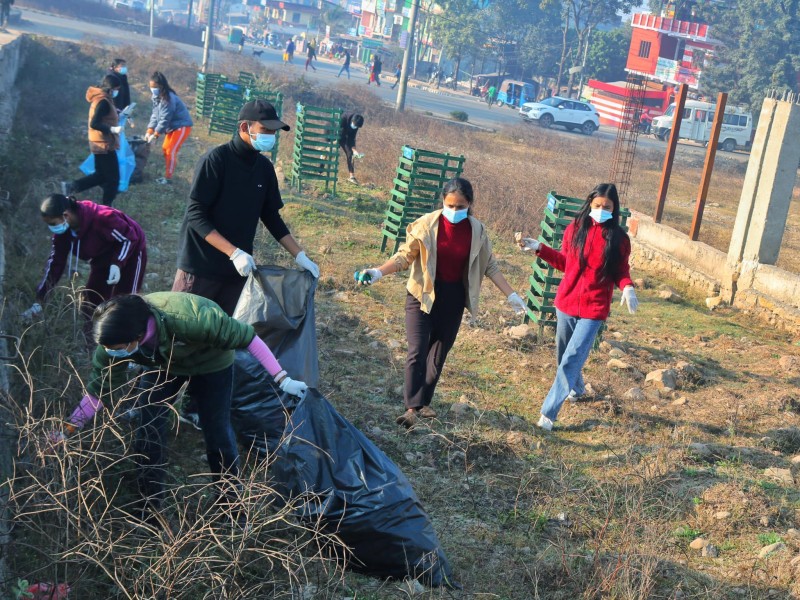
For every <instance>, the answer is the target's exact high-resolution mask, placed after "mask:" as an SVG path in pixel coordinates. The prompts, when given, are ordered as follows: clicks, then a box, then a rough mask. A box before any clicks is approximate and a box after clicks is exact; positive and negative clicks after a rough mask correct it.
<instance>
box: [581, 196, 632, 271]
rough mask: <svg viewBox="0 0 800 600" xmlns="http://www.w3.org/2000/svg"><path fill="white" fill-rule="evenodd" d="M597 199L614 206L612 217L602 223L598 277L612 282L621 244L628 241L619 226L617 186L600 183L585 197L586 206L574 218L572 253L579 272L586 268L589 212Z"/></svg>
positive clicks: (618, 262) (589, 224)
mask: <svg viewBox="0 0 800 600" xmlns="http://www.w3.org/2000/svg"><path fill="white" fill-rule="evenodd" d="M597 197H602V198H608V199H609V200H611V202H612V203H613V204H614V209H613V210H612V212H611V214H612V217H611V218H610V219H609V220H608V221H606V222H605V223H602V224H601V225H600V227H602V228H603V237H604V238H605V240H606V247H605V250H604V251H603V266H602V267H601V269H600V277H601V278H602V279H604V280H607V281H614V280H615V279H616V277H617V275H618V274H619V270H620V266H621V263H622V242H623V240H627V239H628V234H627V233H625V231H624V230H623V229H622V227H620V226H619V194H617V186H615V185H614V184H613V183H601V184H600V185H598V186H597V187H595V188H594V189H593V190H592V191H591V193H590V194H589V195H588V196H587V197H586V204H584V205H583V207H582V208H581V210H580V211H579V212H578V214H577V216H576V217H575V230H574V231H573V234H572V251H573V252H574V253H575V255H576V256H577V257H578V260H579V261H580V272H581V273H582V272H583V270H584V269H585V268H586V253H585V251H584V248H585V246H586V235H587V233H588V232H589V228H590V227H591V226H592V217H591V216H589V212H590V211H591V210H592V200H594V199H595V198H597Z"/></svg>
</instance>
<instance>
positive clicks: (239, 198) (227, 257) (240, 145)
mask: <svg viewBox="0 0 800 600" xmlns="http://www.w3.org/2000/svg"><path fill="white" fill-rule="evenodd" d="M279 129H282V130H284V131H289V126H288V125H287V124H286V123H284V122H283V121H281V120H280V119H278V115H277V113H276V112H275V107H273V106H272V104H270V103H269V102H266V101H265V100H253V101H251V102H248V103H247V104H245V105H244V106H243V107H242V110H241V111H239V124H238V128H237V131H236V134H235V135H234V136H233V139H232V140H231V141H230V142H228V143H227V144H222V145H221V146H217V147H216V148H214V149H212V150H210V151H209V152H207V153H206V154H205V155H204V156H203V157H202V158H201V159H200V162H199V163H198V165H197V167H196V169H195V175H194V182H193V184H192V190H191V192H189V205H188V206H187V208H186V214H185V216H184V218H183V224H182V225H181V232H180V242H179V247H178V271H177V273H176V274H175V281H174V282H173V284H172V291H173V292H189V293H192V294H196V295H198V296H203V297H204V298H209V299H211V300H213V301H214V302H216V303H217V304H219V305H220V307H221V308H222V310H224V311H225V312H226V313H227V314H228V315H232V314H233V311H234V309H235V308H236V303H237V302H238V300H239V295H240V294H241V292H242V288H243V287H244V284H245V281H246V278H247V276H248V275H249V274H250V273H251V272H252V271H253V270H254V269H255V267H256V263H255V260H254V259H253V256H252V254H253V241H254V240H255V235H256V228H257V226H258V222H259V221H261V222H262V223H263V224H264V226H265V227H266V228H267V229H268V230H269V232H270V233H271V234H272V236H273V237H274V238H275V239H276V240H278V243H279V244H280V245H281V246H283V247H284V248H286V250H287V251H289V253H290V254H291V255H292V256H294V259H295V262H296V263H297V265H298V266H299V267H300V268H301V269H305V270H307V271H309V272H310V273H311V274H312V275H313V276H314V277H319V267H317V265H316V264H314V263H313V262H312V261H311V260H310V259H309V258H308V257H307V256H306V253H305V252H304V251H303V249H302V248H301V247H300V245H299V244H298V243H297V241H296V240H295V239H294V237H293V236H292V234H291V233H290V232H289V228H288V227H287V226H286V223H284V222H283V219H282V218H281V215H280V212H279V211H280V209H281V208H283V201H282V200H281V193H280V190H279V189H278V178H277V176H276V175H275V168H274V167H273V166H272V163H271V162H270V161H269V159H267V158H266V157H265V156H264V155H262V154H261V153H262V152H269V151H270V150H272V148H273V146H274V145H275V139H276V138H275V133H276V132H277V130H279ZM185 410H186V409H185ZM181 419H182V420H188V421H189V422H191V421H192V413H191V409H189V414H186V413H184V414H183V415H181ZM192 424H194V423H192Z"/></svg>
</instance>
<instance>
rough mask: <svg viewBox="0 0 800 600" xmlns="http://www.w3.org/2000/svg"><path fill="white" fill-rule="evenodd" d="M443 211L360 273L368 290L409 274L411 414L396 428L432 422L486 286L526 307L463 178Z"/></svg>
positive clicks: (448, 193)
mask: <svg viewBox="0 0 800 600" xmlns="http://www.w3.org/2000/svg"><path fill="white" fill-rule="evenodd" d="M442 194H443V196H444V201H443V207H442V208H441V209H439V210H436V211H434V212H431V213H428V214H426V215H423V216H422V217H420V218H419V219H417V220H416V221H414V222H413V223H412V224H411V225H409V227H408V233H407V234H406V242H405V244H403V246H401V248H400V249H399V250H398V252H397V253H396V254H395V255H394V256H392V258H390V259H389V260H388V261H386V262H385V263H384V264H382V265H381V266H380V267H378V268H375V269H367V270H365V271H362V272H361V273H360V274H359V281H360V282H362V283H364V284H367V285H370V284H373V283H375V282H376V281H378V280H379V279H381V277H383V276H384V275H389V274H390V273H396V272H398V271H403V270H405V269H408V268H409V267H410V268H411V273H410V276H409V279H408V285H407V286H406V289H407V291H408V293H407V294H406V308H405V312H406V338H407V341H408V355H407V358H406V366H405V385H404V387H403V399H404V403H405V407H406V411H405V412H404V413H403V414H401V415H400V416H399V417H398V418H397V419H396V422H397V424H398V425H403V426H405V427H408V428H410V427H413V426H414V425H415V424H416V423H417V422H418V421H419V419H420V418H423V419H426V418H433V417H435V416H436V411H434V410H433V409H432V408H431V401H432V400H433V392H434V390H435V389H436V384H437V383H438V381H439V377H440V376H441V374H442V368H443V367H444V362H445V359H446V358H447V354H448V352H449V351H450V349H451V348H452V347H453V344H454V343H455V340H456V336H457V335H458V329H459V327H460V326H461V318H462V316H463V314H464V309H465V308H466V309H467V310H469V311H470V313H471V314H473V315H477V314H478V297H479V294H480V288H481V282H482V280H483V278H484V277H488V278H489V279H490V280H491V281H492V283H494V284H495V285H496V286H497V287H498V289H499V290H500V291H501V292H502V293H503V294H504V295H505V296H506V297H507V299H508V303H509V304H510V305H511V307H512V308H513V309H514V311H515V312H517V313H521V312H524V310H525V303H524V302H523V300H522V298H520V297H519V294H517V293H516V292H515V291H514V290H513V289H512V288H511V286H510V285H509V284H508V282H507V281H506V279H505V277H503V274H502V273H501V272H500V267H499V266H498V264H497V261H496V260H495V258H494V254H493V253H492V245H491V243H490V241H489V234H488V231H487V229H486V227H485V226H484V225H483V223H481V222H480V221H479V220H478V219H476V218H475V217H473V216H472V214H471V213H472V206H473V202H474V196H473V191H472V185H471V184H470V182H469V181H467V180H466V179H463V178H461V177H458V178H455V179H451V180H450V181H448V182H447V183H446V184H445V186H444V190H443V192H442Z"/></svg>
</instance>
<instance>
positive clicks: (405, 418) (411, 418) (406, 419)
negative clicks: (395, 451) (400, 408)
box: [394, 408, 419, 429]
mask: <svg viewBox="0 0 800 600" xmlns="http://www.w3.org/2000/svg"><path fill="white" fill-rule="evenodd" d="M394 422H395V423H397V424H398V425H402V426H403V427H405V428H406V429H411V428H412V427H413V426H414V425H416V424H417V422H419V417H418V416H417V411H416V410H414V409H413V408H409V409H408V410H407V411H406V412H404V413H403V414H402V415H400V416H399V417H397V418H396V419H395V420H394Z"/></svg>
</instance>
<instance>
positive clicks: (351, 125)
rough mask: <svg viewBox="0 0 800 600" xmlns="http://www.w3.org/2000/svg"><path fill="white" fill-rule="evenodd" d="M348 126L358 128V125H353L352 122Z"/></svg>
mask: <svg viewBox="0 0 800 600" xmlns="http://www.w3.org/2000/svg"><path fill="white" fill-rule="evenodd" d="M350 127H352V128H353V129H358V125H353V124H352V123H350Z"/></svg>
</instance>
